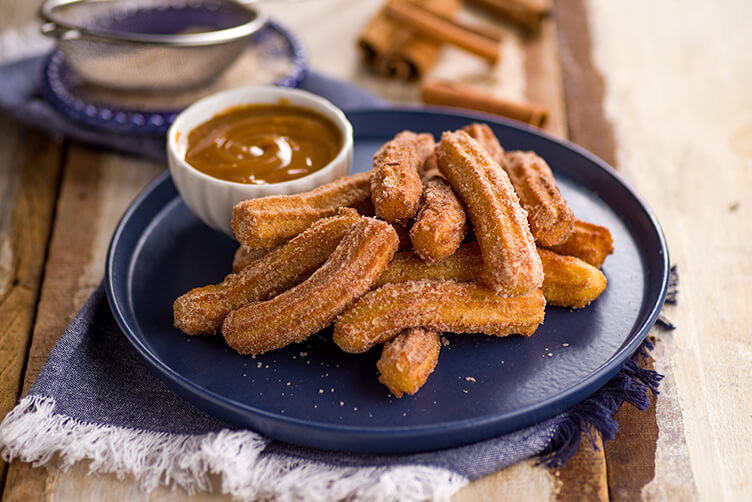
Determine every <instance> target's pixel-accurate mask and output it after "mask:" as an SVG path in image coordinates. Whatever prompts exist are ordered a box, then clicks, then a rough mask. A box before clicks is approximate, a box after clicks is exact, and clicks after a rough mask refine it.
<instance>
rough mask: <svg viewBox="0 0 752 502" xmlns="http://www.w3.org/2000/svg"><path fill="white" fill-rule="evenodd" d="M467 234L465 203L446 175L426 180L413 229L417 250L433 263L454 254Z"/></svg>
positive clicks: (412, 239)
mask: <svg viewBox="0 0 752 502" xmlns="http://www.w3.org/2000/svg"><path fill="white" fill-rule="evenodd" d="M466 234H467V223H466V216H465V209H464V208H463V207H462V202H460V201H459V199H458V198H457V196H456V195H455V194H454V192H453V191H452V187H451V186H449V183H447V181H446V180H445V179H443V178H439V177H435V178H431V179H430V180H428V181H426V182H425V184H424V187H423V197H422V199H421V207H420V211H418V215H417V216H416V217H415V223H413V226H412V228H410V241H411V242H412V244H413V251H415V252H416V253H417V254H418V256H420V257H421V258H423V259H424V260H426V261H429V262H439V261H441V260H443V259H444V258H446V257H447V256H449V255H451V254H452V253H454V252H455V251H456V250H457V248H458V247H460V244H461V243H462V239H464V238H465V235H466Z"/></svg>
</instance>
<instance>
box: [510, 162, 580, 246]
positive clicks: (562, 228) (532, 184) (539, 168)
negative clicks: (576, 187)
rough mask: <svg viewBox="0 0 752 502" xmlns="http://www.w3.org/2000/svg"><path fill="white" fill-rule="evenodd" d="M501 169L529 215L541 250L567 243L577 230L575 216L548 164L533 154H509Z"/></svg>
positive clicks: (531, 228)
mask: <svg viewBox="0 0 752 502" xmlns="http://www.w3.org/2000/svg"><path fill="white" fill-rule="evenodd" d="M502 167H503V168H504V169H505V170H506V172H507V174H508V175H509V179H510V181H511V182H512V185H513V186H514V189H515V191H516V192H517V195H518V196H519V198H520V203H521V204H522V207H523V208H525V210H526V211H527V216H528V222H529V223H530V230H531V232H532V233H533V237H535V240H536V241H537V242H538V243H539V244H541V245H542V246H555V245H557V244H562V243H563V242H564V241H566V240H567V239H568V238H569V236H570V235H572V231H573V229H574V213H573V212H572V210H571V209H570V208H569V205H568V204H567V201H566V200H564V197H562V195H561V192H559V187H557V186H556V180H555V179H554V174H553V173H552V172H551V168H550V167H548V164H546V161H545V160H543V159H542V158H540V157H539V156H538V155H536V154H535V153H534V152H507V153H506V155H504V161H503V163H502Z"/></svg>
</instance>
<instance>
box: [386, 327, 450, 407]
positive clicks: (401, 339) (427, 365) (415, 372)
mask: <svg viewBox="0 0 752 502" xmlns="http://www.w3.org/2000/svg"><path fill="white" fill-rule="evenodd" d="M440 348H441V341H440V339H439V334H438V333H437V332H436V331H431V330H427V329H424V328H410V329H406V330H405V331H403V332H402V333H400V334H399V335H397V336H396V337H394V338H393V339H391V340H390V341H388V342H386V343H385V344H384V349H383V350H382V352H381V358H380V359H379V361H378V362H377V363H376V367H377V368H378V370H379V373H380V375H379V382H381V383H383V384H384V385H386V386H387V387H388V388H389V391H390V392H391V393H392V394H394V396H395V397H402V396H403V395H404V394H405V393H407V394H415V393H416V392H417V391H418V389H420V388H421V387H422V386H423V384H424V383H426V380H428V376H429V375H430V374H431V373H433V370H434V368H436V363H438V362H439V349H440Z"/></svg>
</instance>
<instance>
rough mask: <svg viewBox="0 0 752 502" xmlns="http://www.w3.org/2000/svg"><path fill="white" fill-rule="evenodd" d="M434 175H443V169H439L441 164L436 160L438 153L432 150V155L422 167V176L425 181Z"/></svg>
mask: <svg viewBox="0 0 752 502" xmlns="http://www.w3.org/2000/svg"><path fill="white" fill-rule="evenodd" d="M434 176H441V171H439V164H438V163H437V161H436V154H435V153H433V152H431V155H429V156H428V158H426V161H425V162H424V163H423V167H422V168H421V169H420V177H421V179H422V180H424V181H425V180H428V179H431V178H433V177H434Z"/></svg>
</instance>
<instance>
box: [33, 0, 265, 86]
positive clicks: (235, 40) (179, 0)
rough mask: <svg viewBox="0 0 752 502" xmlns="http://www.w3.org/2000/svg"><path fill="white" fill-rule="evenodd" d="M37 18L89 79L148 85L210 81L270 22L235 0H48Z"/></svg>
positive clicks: (67, 58)
mask: <svg viewBox="0 0 752 502" xmlns="http://www.w3.org/2000/svg"><path fill="white" fill-rule="evenodd" d="M39 16H40V18H41V19H42V21H43V23H44V24H43V25H42V28H41V29H42V33H44V34H45V35H48V36H51V37H54V38H56V39H57V46H58V49H59V50H60V51H61V52H62V53H63V56H64V58H65V62H66V64H68V65H70V67H71V68H73V69H74V70H75V71H76V73H78V74H79V75H80V76H81V77H82V78H83V79H84V80H86V81H88V82H90V83H93V84H97V85H101V86H105V87H110V88H115V89H122V90H150V91H154V90H163V91H164V90H171V89H181V88H188V87H194V86H199V85H202V84H205V83H207V82H209V81H210V80H212V79H213V78H215V77H217V76H218V75H219V74H220V73H221V72H222V71H223V70H224V69H226V68H227V67H228V66H229V65H230V64H231V63H232V62H233V61H234V60H235V59H236V58H237V57H238V55H239V54H240V53H241V51H242V50H243V48H244V47H245V45H246V43H247V42H248V38H249V37H250V36H251V35H252V34H253V33H255V32H256V31H258V30H259V29H260V28H261V27H262V26H263V25H264V23H265V21H266V20H265V18H264V17H263V16H262V15H261V14H259V13H258V12H257V11H256V10H255V9H253V8H252V7H250V6H248V5H244V4H242V3H239V2H237V1H233V0H47V1H46V2H45V3H44V4H43V5H42V7H41V9H40V11H39Z"/></svg>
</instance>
